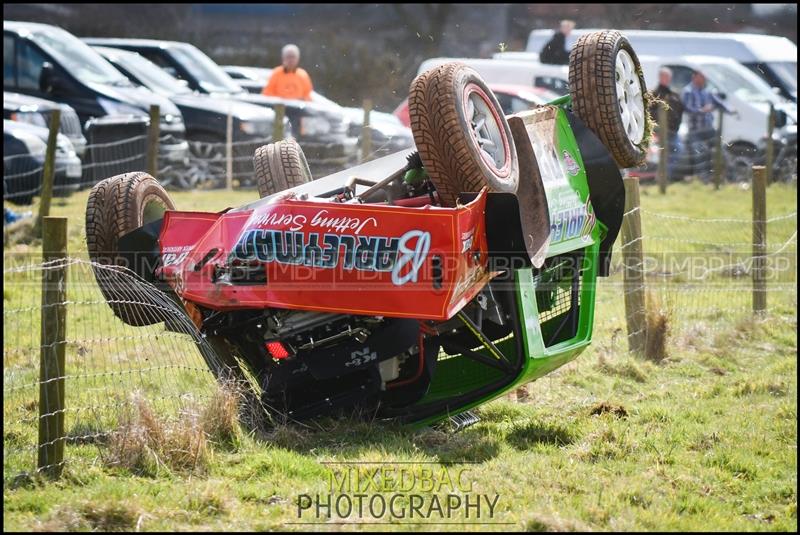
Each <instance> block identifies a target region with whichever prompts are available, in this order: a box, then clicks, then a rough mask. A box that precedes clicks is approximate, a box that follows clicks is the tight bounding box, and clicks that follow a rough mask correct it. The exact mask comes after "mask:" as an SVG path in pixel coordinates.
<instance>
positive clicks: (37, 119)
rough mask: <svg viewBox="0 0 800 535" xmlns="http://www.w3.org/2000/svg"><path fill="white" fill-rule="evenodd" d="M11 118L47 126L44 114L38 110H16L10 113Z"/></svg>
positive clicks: (43, 126)
mask: <svg viewBox="0 0 800 535" xmlns="http://www.w3.org/2000/svg"><path fill="white" fill-rule="evenodd" d="M11 120H12V121H18V122H20V123H28V124H33V125H36V126H41V127H42V128H47V121H46V120H45V118H44V115H43V114H41V113H39V112H38V111H17V112H14V113H12V114H11Z"/></svg>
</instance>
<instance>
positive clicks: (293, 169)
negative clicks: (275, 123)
mask: <svg viewBox="0 0 800 535" xmlns="http://www.w3.org/2000/svg"><path fill="white" fill-rule="evenodd" d="M253 167H254V169H255V175H256V185H257V186H258V195H259V197H261V198H264V197H267V196H269V195H273V194H275V193H278V192H281V191H283V190H287V189H289V188H293V187H295V186H299V185H301V184H305V183H307V182H311V171H310V170H309V168H308V162H307V161H306V157H305V155H304V154H303V149H301V148H300V145H299V144H298V143H297V141H295V140H294V139H282V140H281V141H278V142H276V143H270V144H269V145H263V146H261V147H259V148H257V149H256V152H255V155H253Z"/></svg>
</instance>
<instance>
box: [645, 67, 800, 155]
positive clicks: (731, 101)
mask: <svg viewBox="0 0 800 535" xmlns="http://www.w3.org/2000/svg"><path fill="white" fill-rule="evenodd" d="M639 62H640V63H641V65H642V73H643V74H644V78H645V83H646V84H647V88H648V89H655V88H656V87H657V86H658V70H659V68H660V67H661V66H662V65H664V66H667V67H669V68H670V69H671V70H672V90H673V91H675V92H677V93H678V94H680V93H681V91H682V90H683V88H684V87H686V86H687V85H688V84H689V82H690V81H691V78H692V72H693V71H694V70H700V71H701V72H703V74H705V76H706V83H707V88H708V89H709V90H710V91H711V92H712V93H715V94H716V95H717V96H718V97H719V98H720V99H721V100H722V101H723V102H724V103H725V104H726V105H727V106H728V107H729V108H731V109H732V110H733V111H735V112H736V113H735V114H733V115H725V117H724V119H723V123H722V141H723V143H725V144H726V145H727V147H728V150H729V151H730V152H731V153H732V154H733V155H736V156H741V155H755V154H756V153H757V152H758V148H759V146H761V145H762V142H763V139H764V137H765V136H766V132H767V120H768V115H769V106H770V103H772V104H773V105H774V106H776V109H777V110H778V116H777V117H778V119H777V127H778V128H780V127H782V126H784V125H786V124H795V125H796V124H797V105H796V104H795V103H793V102H787V101H786V100H785V99H783V98H781V97H780V96H778V95H776V94H775V93H774V92H773V91H772V89H771V88H770V87H769V85H767V83H766V82H765V81H764V80H763V79H761V78H760V77H758V76H756V75H755V74H753V73H752V72H751V71H750V70H749V69H747V68H745V67H744V66H742V65H741V64H740V63H739V62H737V61H734V60H732V59H727V58H720V57H715V56H674V57H664V56H659V57H654V56H646V55H641V56H639ZM686 123H687V121H686V120H685V118H684V121H683V122H682V123H681V129H682V130H684V131H685V127H686Z"/></svg>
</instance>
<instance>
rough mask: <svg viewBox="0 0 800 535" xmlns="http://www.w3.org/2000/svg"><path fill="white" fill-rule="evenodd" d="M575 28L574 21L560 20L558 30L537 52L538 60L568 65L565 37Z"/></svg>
mask: <svg viewBox="0 0 800 535" xmlns="http://www.w3.org/2000/svg"><path fill="white" fill-rule="evenodd" d="M574 29H575V21H572V20H562V21H561V23H560V24H559V28H558V31H556V32H555V33H554V34H553V37H552V38H551V39H550V40H549V41H548V42H547V44H545V45H544V47H542V51H541V52H539V61H540V62H542V63H549V64H552V65H569V50H567V37H569V34H571V33H572V30H574Z"/></svg>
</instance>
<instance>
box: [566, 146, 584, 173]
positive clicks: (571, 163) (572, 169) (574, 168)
mask: <svg viewBox="0 0 800 535" xmlns="http://www.w3.org/2000/svg"><path fill="white" fill-rule="evenodd" d="M563 156H564V164H566V166H567V172H568V173H569V174H570V175H572V176H575V175H577V174H578V173H580V172H581V166H580V165H578V162H576V161H575V158H574V157H573V156H572V154H570V153H569V151H566V150H565V151H564V152H563Z"/></svg>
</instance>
